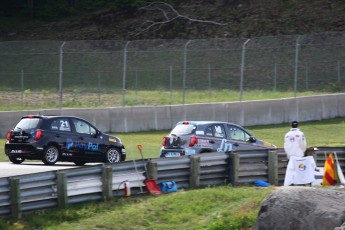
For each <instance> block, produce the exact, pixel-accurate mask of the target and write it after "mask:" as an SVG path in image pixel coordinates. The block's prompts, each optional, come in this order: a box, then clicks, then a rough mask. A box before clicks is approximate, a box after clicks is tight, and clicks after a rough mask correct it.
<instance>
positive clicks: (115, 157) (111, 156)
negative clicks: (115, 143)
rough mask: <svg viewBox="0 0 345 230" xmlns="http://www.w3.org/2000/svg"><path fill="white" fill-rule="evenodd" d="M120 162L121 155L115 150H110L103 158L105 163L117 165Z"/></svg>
mask: <svg viewBox="0 0 345 230" xmlns="http://www.w3.org/2000/svg"><path fill="white" fill-rule="evenodd" d="M120 161H121V153H120V152H119V151H118V150H117V149H116V148H110V149H109V150H108V151H107V155H106V156H105V162H106V163H117V162H120Z"/></svg>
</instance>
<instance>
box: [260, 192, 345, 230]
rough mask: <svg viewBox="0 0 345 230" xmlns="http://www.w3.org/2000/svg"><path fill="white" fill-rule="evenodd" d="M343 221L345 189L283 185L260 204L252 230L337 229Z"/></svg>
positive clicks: (344, 218) (344, 216) (341, 227)
mask: <svg viewBox="0 0 345 230" xmlns="http://www.w3.org/2000/svg"><path fill="white" fill-rule="evenodd" d="M344 220H345V189H344V188H341V189H334V188H333V187H325V188H316V187H304V186H286V187H279V188H277V189H276V190H275V191H273V192H272V193H270V194H269V195H268V196H267V197H266V198H265V199H264V200H263V201H262V202H261V203H260V210H259V213H258V217H257V220H256V223H255V225H254V227H253V230H266V229H267V230H280V229H282V230H288V229H293V230H299V229H304V230H305V229H313V230H325V229H327V230H333V229H337V230H340V229H344V225H343V223H344ZM342 225H343V226H342Z"/></svg>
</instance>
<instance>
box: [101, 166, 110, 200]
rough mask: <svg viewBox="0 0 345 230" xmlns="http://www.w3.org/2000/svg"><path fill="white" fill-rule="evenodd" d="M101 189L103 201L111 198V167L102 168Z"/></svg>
mask: <svg viewBox="0 0 345 230" xmlns="http://www.w3.org/2000/svg"><path fill="white" fill-rule="evenodd" d="M102 189H103V194H102V195H103V201H108V200H110V199H111V198H112V197H113V168H112V167H111V166H103V167H102Z"/></svg>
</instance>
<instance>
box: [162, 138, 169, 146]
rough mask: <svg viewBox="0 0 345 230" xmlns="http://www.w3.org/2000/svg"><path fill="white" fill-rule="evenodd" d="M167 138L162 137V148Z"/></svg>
mask: <svg viewBox="0 0 345 230" xmlns="http://www.w3.org/2000/svg"><path fill="white" fill-rule="evenodd" d="M167 139H168V138H167V137H163V141H162V146H163V147H164V146H165V145H166V142H167Z"/></svg>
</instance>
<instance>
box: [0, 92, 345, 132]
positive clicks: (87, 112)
mask: <svg viewBox="0 0 345 230" xmlns="http://www.w3.org/2000/svg"><path fill="white" fill-rule="evenodd" d="M344 105H345V93H341V94H329V95H320V96H308V97H298V98H283V99H275V100H262V101H244V102H228V103H225V102H222V103H204V104H190V105H168V106H133V107H116V108H91V109H61V110H56V109H55V110H27V111H4V112H0V136H1V138H3V137H6V135H7V131H8V130H10V129H11V128H13V127H14V126H15V125H16V124H17V122H18V121H19V119H20V118H21V117H22V116H24V115H28V114H42V115H43V114H44V115H71V116H78V117H81V118H84V119H86V120H88V121H90V122H91V123H92V124H94V125H95V126H97V127H98V128H99V129H101V130H102V131H105V132H138V131H150V130H167V129H171V128H172V127H173V126H174V125H175V124H176V123H177V122H178V121H181V120H217V121H227V122H233V123H236V124H239V125H242V126H250V125H266V124H281V123H286V122H291V121H292V120H298V121H312V120H323V119H329V118H335V117H345V106H344Z"/></svg>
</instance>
